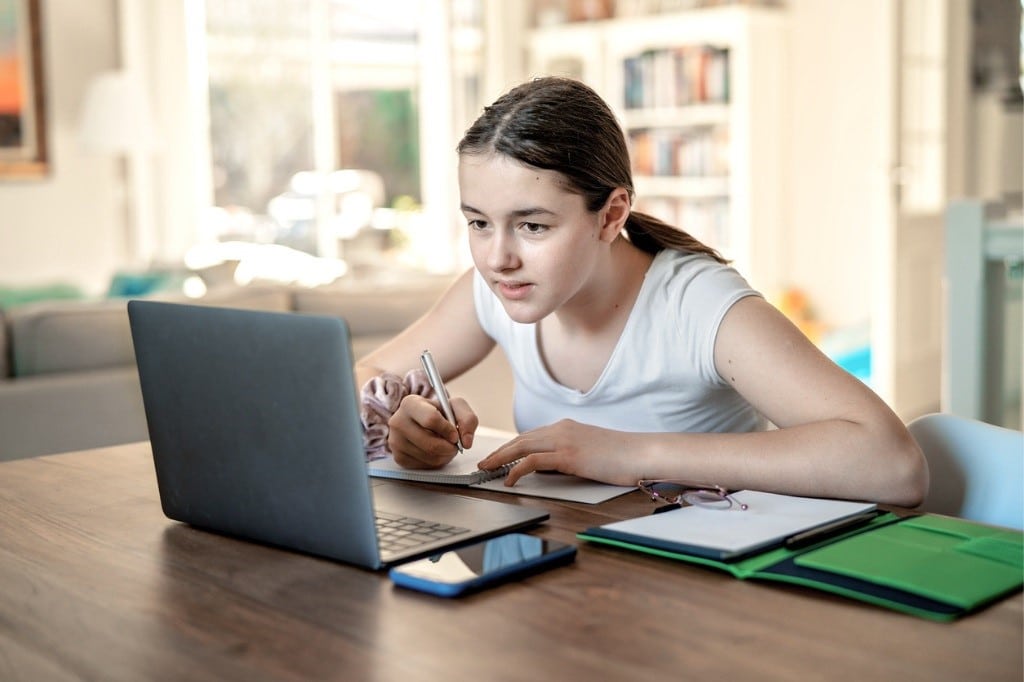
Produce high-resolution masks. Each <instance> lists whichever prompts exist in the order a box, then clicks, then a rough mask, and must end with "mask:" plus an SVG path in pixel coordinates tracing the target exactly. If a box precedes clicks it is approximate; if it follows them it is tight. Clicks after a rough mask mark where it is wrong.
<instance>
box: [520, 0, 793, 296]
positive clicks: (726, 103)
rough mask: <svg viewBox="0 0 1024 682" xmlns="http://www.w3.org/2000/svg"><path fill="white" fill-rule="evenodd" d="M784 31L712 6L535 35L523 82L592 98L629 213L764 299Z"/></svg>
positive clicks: (771, 263) (780, 16)
mask: <svg viewBox="0 0 1024 682" xmlns="http://www.w3.org/2000/svg"><path fill="white" fill-rule="evenodd" d="M785 31H786V24H785V21H784V13H783V12H782V11H780V10H778V9H772V8H764V7H751V6H740V5H733V6H720V7H710V8H704V9H695V10H686V11H680V12H673V13H670V14H658V15H653V16H632V17H621V18H610V19H605V20H600V21H590V22H578V23H569V24H561V25H554V26H543V27H538V28H536V29H534V30H532V31H531V34H530V38H529V45H528V50H529V55H528V64H529V69H530V73H531V76H540V75H563V76H570V77H573V78H578V79H580V80H583V81H584V82H586V83H588V84H589V85H591V86H592V87H594V88H595V89H596V90H597V91H598V92H599V93H600V94H601V95H602V96H603V97H604V98H605V99H606V100H607V101H608V103H609V104H610V105H611V106H612V108H613V109H614V110H615V112H616V116H617V117H618V119H619V122H620V124H622V127H623V130H624V132H625V134H626V137H627V141H628V142H629V144H630V154H631V158H632V162H633V173H634V184H635V188H636V193H637V200H636V207H637V209H638V210H642V211H646V212H648V213H651V214H652V215H655V216H657V217H659V218H662V219H663V220H666V221H668V222H670V223H672V224H675V225H679V226H681V227H683V228H684V229H686V230H687V231H688V232H690V233H691V234H693V235H694V236H695V237H698V238H699V239H701V240H702V241H704V242H706V243H708V244H710V245H712V246H714V247H716V248H718V249H720V250H721V251H722V252H723V253H724V254H725V255H726V256H727V257H728V258H730V259H732V260H733V261H734V264H735V265H736V267H737V268H738V269H739V270H740V272H741V273H743V274H744V275H745V276H746V277H747V278H748V279H749V280H750V282H751V283H752V284H753V285H754V286H755V287H757V288H759V289H761V290H762V291H764V292H765V293H772V292H774V291H776V290H777V289H778V288H779V287H780V286H781V283H782V281H781V275H782V273H780V264H779V263H780V258H779V253H780V251H779V250H780V248H781V246H780V245H781V244H782V243H783V242H784V239H783V237H784V235H783V234H782V225H781V213H782V209H783V206H782V197H783V196H785V189H786V188H785V187H783V186H782V185H783V182H784V177H785V174H784V173H783V172H782V169H783V168H784V163H785V159H784V158H783V154H784V151H785V146H784V143H783V139H782V137H783V136H782V132H783V130H784V125H783V115H784V112H783V110H782V107H783V106H784V105H785V102H786V97H785V93H784V92H783V91H782V90H783V89H784V87H785V84H784V69H783V64H782V60H783V55H784V48H785Z"/></svg>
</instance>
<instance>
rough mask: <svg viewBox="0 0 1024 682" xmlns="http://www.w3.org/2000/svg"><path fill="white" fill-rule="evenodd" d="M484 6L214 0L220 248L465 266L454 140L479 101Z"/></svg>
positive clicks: (211, 50)
mask: <svg viewBox="0 0 1024 682" xmlns="http://www.w3.org/2000/svg"><path fill="white" fill-rule="evenodd" d="M481 4H482V0H374V2H372V3H368V2H365V0H206V22H205V31H206V35H205V44H206V52H207V73H208V78H209V115H210V144H211V155H212V163H213V172H212V178H213V197H214V204H215V206H214V208H213V209H212V211H211V212H210V216H209V220H207V221H205V223H206V224H205V226H204V241H205V242H206V244H207V246H210V245H213V246H221V247H223V245H224V244H227V243H234V244H236V245H237V244H238V243H245V244H253V243H257V244H273V245H276V246H279V247H289V248H290V249H294V250H296V251H299V252H303V253H305V254H310V255H315V256H319V257H321V258H324V259H328V260H335V259H341V260H344V261H345V263H347V266H348V267H350V268H351V267H356V268H359V267H366V268H371V269H372V268H378V267H380V266H382V265H385V266H386V265H398V266H408V267H412V268H421V269H432V270H446V271H448V270H452V269H453V268H454V267H456V266H459V265H461V263H459V262H458V256H457V253H458V247H457V245H456V243H455V241H454V240H455V238H456V236H457V235H459V234H461V230H462V227H461V222H462V221H461V219H460V218H459V217H458V215H457V212H456V208H457V201H456V199H455V196H454V168H455V155H454V144H455V141H457V139H458V137H457V136H458V135H461V132H462V130H463V129H464V128H465V127H466V126H467V125H468V123H469V121H470V120H471V118H472V117H475V115H476V113H477V112H478V111H479V108H480V106H481V103H480V102H479V101H478V98H479V94H478V92H479V79H480V73H481V71H482V66H481V62H482V59H481V55H480V52H481V41H480V40H479V38H478V37H476V38H474V36H478V35H479V32H480V29H481V23H482V22H481ZM439 112H441V113H439ZM422 131H428V133H429V134H426V135H425V134H424V133H423V132H422ZM424 168H428V169H430V172H429V173H424V171H423V170H422V169H424Z"/></svg>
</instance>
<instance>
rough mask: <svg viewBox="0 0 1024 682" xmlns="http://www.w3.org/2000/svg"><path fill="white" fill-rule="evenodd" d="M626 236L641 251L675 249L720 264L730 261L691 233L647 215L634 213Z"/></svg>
mask: <svg viewBox="0 0 1024 682" xmlns="http://www.w3.org/2000/svg"><path fill="white" fill-rule="evenodd" d="M626 236H627V237H629V241H630V242H632V243H633V245H634V246H636V247H637V248H638V249H640V250H641V251H646V252H647V253H650V254H657V253H658V252H659V251H662V250H664V249H675V250H676V251H684V252H686V253H700V254H704V255H705V256H709V257H710V258H713V259H714V260H716V261H718V262H719V263H722V264H726V263H728V262H729V261H728V260H727V259H726V258H724V257H723V256H722V254H720V253H719V252H718V251H717V250H716V249H713V248H712V247H710V246H708V245H707V244H705V243H703V242H702V241H700V240H699V239H697V238H695V237H694V236H692V235H691V234H690V233H688V232H685V231H683V230H681V229H678V228H675V227H672V226H671V225H669V224H668V223H666V222H664V221H662V220H658V219H657V218H655V217H654V216H651V215H648V214H646V213H640V212H638V211H633V212H631V213H630V214H629V218H627V219H626Z"/></svg>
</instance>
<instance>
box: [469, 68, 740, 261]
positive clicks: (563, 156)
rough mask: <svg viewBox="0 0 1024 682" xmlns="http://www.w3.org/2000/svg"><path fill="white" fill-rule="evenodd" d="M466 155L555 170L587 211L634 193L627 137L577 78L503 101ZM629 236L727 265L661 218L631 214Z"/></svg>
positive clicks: (645, 245)
mask: <svg viewBox="0 0 1024 682" xmlns="http://www.w3.org/2000/svg"><path fill="white" fill-rule="evenodd" d="M456 149H457V151H458V153H459V154H485V153H492V152H496V153H499V154H503V155H505V156H508V157H510V158H513V159H515V160H517V161H519V162H520V163H524V164H526V165H529V166H533V167H535V168H543V169H545V170H552V171H556V172H558V173H560V174H562V176H564V177H565V178H566V180H567V181H568V183H569V186H570V188H571V189H573V190H575V191H578V192H579V193H580V194H582V195H583V198H584V200H585V201H586V206H587V210H588V211H598V210H600V209H601V207H603V206H604V204H605V202H606V201H607V200H608V197H609V196H610V195H611V193H612V190H614V189H615V188H617V187H623V188H625V189H626V191H628V192H629V196H630V199H632V198H633V197H634V195H635V191H634V189H633V175H632V173H631V171H630V166H629V150H628V148H627V147H626V140H625V136H624V135H623V133H622V128H620V127H619V124H618V121H616V120H615V115H614V114H613V113H612V111H611V109H610V108H609V107H608V105H607V103H605V101H604V100H603V99H601V97H600V96H599V95H598V94H597V93H596V92H594V91H593V90H592V89H591V88H590V87H588V86H586V85H584V84H583V83H581V82H579V81H576V80H572V79H570V78H556V77H545V78H536V79H534V80H532V81H528V82H526V83H523V84H522V85H519V86H517V87H515V88H513V89H512V90H510V91H508V92H507V93H505V94H504V95H502V96H501V97H499V98H498V99H497V101H495V102H494V104H492V105H491V106H489V107H485V108H484V112H483V114H481V115H480V117H479V118H478V119H477V120H476V121H475V122H474V123H473V125H472V126H470V127H469V130H467V131H466V134H465V136H463V138H462V141H461V142H459V145H458V147H457V148H456ZM625 228H626V235H627V236H628V237H629V241H631V242H632V243H633V244H635V245H636V246H637V247H638V248H640V249H642V250H644V251H646V252H648V253H652V254H656V253H658V252H659V251H661V250H663V249H676V250H679V251H686V252H689V253H702V254H705V255H707V256H710V257H711V258H714V259H715V260H716V261H718V262H720V263H725V262H727V261H726V260H725V259H724V258H723V257H722V255H721V254H720V253H718V251H716V250H715V249H713V248H711V247H710V246H708V245H706V244H704V243H702V242H701V241H700V240H698V239H696V238H694V237H693V236H691V235H690V234H688V233H687V232H685V231H683V230H681V229H678V228H675V227H673V226H672V225H669V224H668V223H666V222H664V221H662V220H659V219H657V218H655V217H654V216H651V215H647V214H646V213H640V212H638V211H632V212H631V213H630V214H629V218H627V219H626V225H625Z"/></svg>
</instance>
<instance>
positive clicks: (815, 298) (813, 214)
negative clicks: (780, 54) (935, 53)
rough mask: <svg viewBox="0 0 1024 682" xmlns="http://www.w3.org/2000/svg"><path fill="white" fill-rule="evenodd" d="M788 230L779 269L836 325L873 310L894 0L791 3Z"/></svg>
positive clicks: (884, 207)
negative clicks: (888, 19) (889, 24)
mask: <svg viewBox="0 0 1024 682" xmlns="http://www.w3.org/2000/svg"><path fill="white" fill-rule="evenodd" d="M787 6H788V7H789V10H790V27H789V36H790V44H789V47H790V53H789V63H790V65H791V67H792V72H791V74H790V80H789V83H790V88H791V92H792V104H791V107H790V109H791V112H790V113H791V116H790V128H789V131H788V134H789V139H790V141H791V145H790V156H789V159H790V164H789V168H788V169H787V170H788V171H789V173H790V176H791V178H792V179H791V181H790V196H789V202H788V204H789V222H790V224H789V234H790V235H799V238H791V239H789V240H788V243H786V244H784V245H783V249H782V252H783V268H782V272H789V273H791V283H792V284H793V285H795V286H798V287H800V288H802V289H804V290H805V292H806V293H807V294H808V295H809V296H810V300H811V303H812V305H813V306H814V307H815V308H816V309H817V310H818V312H819V314H820V315H822V316H823V317H824V318H825V321H826V322H827V323H829V324H831V325H836V326H848V325H855V324H858V323H863V322H866V321H867V320H868V319H869V318H870V315H871V295H870V290H871V280H870V276H871V271H872V264H873V260H874V258H876V255H875V253H874V252H873V249H872V233H873V232H874V231H875V230H876V229H877V227H878V225H877V223H878V221H889V220H891V216H890V215H889V214H888V212H889V208H888V203H887V201H888V200H887V196H886V194H885V193H886V192H887V191H888V187H889V185H888V168H889V163H890V159H891V155H890V148H889V144H890V140H889V139H888V137H887V135H886V132H885V131H888V130H890V129H891V118H890V117H891V114H890V106H891V101H892V100H891V96H890V93H889V92H888V91H887V88H888V87H889V83H890V77H889V69H890V66H889V64H890V62H889V54H890V47H889V44H888V39H889V38H888V35H887V34H886V32H885V31H883V30H880V27H881V26H885V25H887V23H886V22H885V21H884V20H883V19H884V17H885V16H886V14H887V13H888V12H890V11H891V9H890V8H889V0H858V1H857V2H838V3H837V2H828V3H825V2H821V0H788V2H787Z"/></svg>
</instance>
